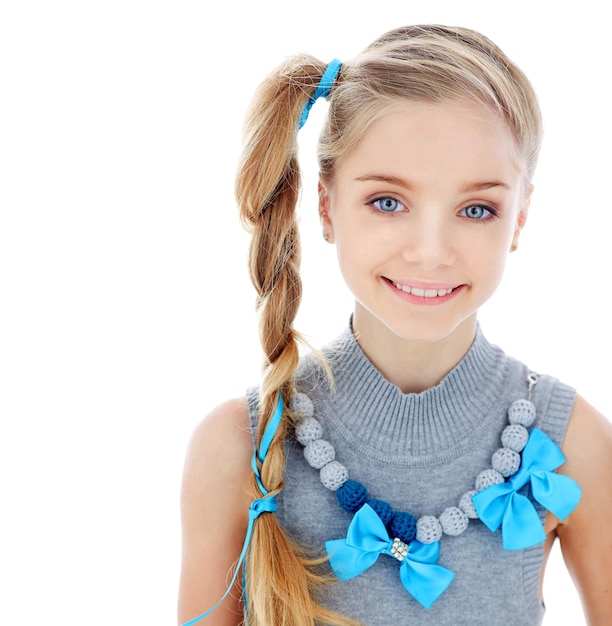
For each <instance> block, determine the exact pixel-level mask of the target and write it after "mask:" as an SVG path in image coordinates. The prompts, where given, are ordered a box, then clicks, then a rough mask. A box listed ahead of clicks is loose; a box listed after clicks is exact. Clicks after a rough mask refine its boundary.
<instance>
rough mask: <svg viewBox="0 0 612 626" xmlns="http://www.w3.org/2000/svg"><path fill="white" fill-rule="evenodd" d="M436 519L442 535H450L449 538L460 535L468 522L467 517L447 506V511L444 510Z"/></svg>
mask: <svg viewBox="0 0 612 626" xmlns="http://www.w3.org/2000/svg"><path fill="white" fill-rule="evenodd" d="M438 519H439V521H440V526H442V531H443V532H444V534H446V535H450V536H451V537H456V536H457V535H460V534H461V533H462V532H463V531H464V530H465V529H466V528H467V527H468V524H469V522H470V520H469V519H468V516H467V515H466V514H465V513H464V512H463V511H462V510H461V509H460V508H459V507H456V506H449V507H448V508H447V509H444V511H443V512H442V515H440V517H439V518H438Z"/></svg>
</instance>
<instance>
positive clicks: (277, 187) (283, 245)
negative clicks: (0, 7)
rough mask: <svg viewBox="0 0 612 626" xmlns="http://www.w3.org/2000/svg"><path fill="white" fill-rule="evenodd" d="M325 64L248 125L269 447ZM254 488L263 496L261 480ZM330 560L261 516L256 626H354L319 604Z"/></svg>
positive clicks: (293, 335)
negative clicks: (315, 103) (311, 105)
mask: <svg viewBox="0 0 612 626" xmlns="http://www.w3.org/2000/svg"><path fill="white" fill-rule="evenodd" d="M324 70H325V65H324V64H322V63H320V62H319V61H317V60H316V59H312V58H310V57H305V56H300V57H296V58H294V59H292V60H289V61H288V62H287V63H285V64H284V65H283V66H281V67H280V68H279V69H278V70H277V72H276V73H274V74H273V75H272V76H271V77H269V78H268V79H267V80H266V81H265V82H264V83H263V84H262V86H261V87H260V89H259V91H258V93H257V94H256V98H255V100H254V105H253V108H252V109H251V112H250V114H249V116H248V117H247V125H246V141H245V148H244V151H243V158H242V162H241V165H240V168H239V171H238V177H237V181H236V197H237V199H238V203H239V206H240V212H241V219H242V221H243V224H245V226H246V227H247V229H248V230H249V231H250V232H251V235H252V240H251V247H250V255H249V271H250V276H251V281H252V282H253V285H254V286H255V289H256V291H257V309H258V311H259V314H260V338H261V344H262V347H263V351H264V355H265V362H264V377H263V383H262V386H261V394H260V420H259V424H258V431H257V434H256V439H257V442H258V445H259V443H260V442H261V438H262V436H263V433H264V431H265V428H266V426H267V425H268V422H269V419H270V417H271V416H272V414H273V413H274V409H275V407H276V404H277V401H278V395H279V394H282V395H283V400H284V401H285V406H288V405H289V401H290V398H291V394H292V391H293V380H294V375H295V371H296V369H297V365H298V359H299V349H298V345H299V343H300V342H301V341H302V338H301V337H300V335H299V333H297V332H296V331H295V329H294V328H293V323H294V320H295V317H296V314H297V311H298V307H299V304H300V300H301V295H302V283H301V279H300V274H299V264H300V245H299V233H298V226H297V221H296V212H295V208H296V205H297V200H298V195H299V189H300V172H299V167H298V163H297V156H296V153H297V147H296V138H297V128H298V119H299V116H300V112H301V110H302V108H303V106H304V104H305V102H306V101H307V100H308V98H309V96H310V94H311V93H312V92H313V91H314V89H315V87H316V85H317V84H318V82H319V80H320V79H321V75H322V73H323V71H324ZM290 420H291V416H290V411H287V410H286V411H285V415H284V416H283V420H282V421H281V424H280V426H279V428H278V430H277V433H276V435H275V437H274V440H273V441H272V443H271V445H270V447H269V449H268V452H267V455H266V460H265V462H264V463H263V466H262V467H261V468H260V473H261V478H262V482H263V484H264V486H265V487H266V489H267V490H268V491H269V492H270V493H271V494H275V493H278V492H279V491H280V490H281V489H282V486H283V478H284V473H285V463H286V461H285V452H284V445H283V442H284V440H285V437H286V435H287V431H288V425H289V424H292V422H291V421H290ZM251 489H252V493H253V496H254V498H259V497H261V494H260V492H259V488H258V486H257V482H256V481H255V478H254V477H253V479H252V484H251ZM324 560H325V559H311V558H308V555H307V553H306V551H305V550H303V549H302V548H300V547H299V546H298V545H297V544H296V543H295V542H294V541H292V540H291V539H290V538H289V537H288V536H287V535H286V534H285V533H284V531H283V530H282V528H281V527H280V525H279V523H278V521H277V518H276V516H275V515H262V516H260V517H259V518H258V519H257V521H256V523H255V526H254V531H253V537H252V540H251V544H250V548H249V554H248V558H247V561H246V564H245V567H246V589H245V591H246V595H247V601H248V607H247V610H248V618H249V624H250V625H251V626H270V624H279V625H280V624H282V625H286V626H314V624H315V623H325V624H332V625H333V624H335V625H337V626H349V625H354V624H355V622H354V621H352V620H349V619H347V618H344V617H342V616H339V615H336V614H335V613H332V612H331V611H328V610H326V609H324V608H322V607H320V606H318V604H317V603H316V601H315V600H314V597H315V594H316V589H317V588H318V587H320V586H321V585H322V584H327V583H329V582H330V577H329V576H328V575H326V574H323V573H322V572H321V571H318V570H319V567H318V566H319V565H320V564H321V563H322V562H323V561H324Z"/></svg>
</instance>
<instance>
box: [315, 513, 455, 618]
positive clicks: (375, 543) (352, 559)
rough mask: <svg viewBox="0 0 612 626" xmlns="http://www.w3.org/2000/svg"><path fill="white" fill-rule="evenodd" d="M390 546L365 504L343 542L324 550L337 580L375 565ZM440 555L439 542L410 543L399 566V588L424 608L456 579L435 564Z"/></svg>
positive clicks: (389, 539) (389, 549) (378, 522)
mask: <svg viewBox="0 0 612 626" xmlns="http://www.w3.org/2000/svg"><path fill="white" fill-rule="evenodd" d="M392 545H393V540H392V539H391V538H390V537H389V533H388V532H387V529H386V528H385V525H384V524H383V522H382V520H381V519H380V517H378V515H377V514H376V512H375V511H374V509H373V508H372V507H371V506H369V505H368V504H364V505H363V506H362V507H361V508H360V509H359V511H357V513H355V515H354V517H353V519H352V520H351V523H350V525H349V527H348V532H347V535H346V539H337V540H335V541H326V542H325V549H326V550H327V554H329V562H330V565H331V567H332V569H333V570H334V574H336V576H337V577H338V578H339V579H340V580H349V579H350V578H354V577H355V576H359V574H362V573H363V572H365V571H366V570H367V569H368V568H370V567H371V566H372V565H374V563H375V562H376V559H378V556H379V555H380V554H388V555H392V553H391V546H392ZM439 554H440V545H439V543H438V542H435V543H430V544H423V543H420V542H418V541H416V540H415V541H411V542H410V545H409V549H408V554H407V556H406V557H405V558H404V560H403V561H402V562H401V564H400V580H401V581H402V585H404V587H405V588H406V590H407V591H408V592H409V593H410V594H411V595H412V596H413V597H414V599H415V600H417V602H419V603H420V604H422V605H423V606H424V607H425V608H426V609H428V608H429V607H430V606H431V605H432V604H433V603H434V602H435V601H436V600H437V599H438V597H439V596H440V595H441V594H442V593H443V592H444V590H445V589H446V588H447V587H448V586H449V585H450V583H451V581H452V580H453V578H454V577H455V574H453V572H451V571H450V570H448V569H446V568H444V567H441V566H440V565H436V561H437V560H438V556H439ZM394 558H395V557H394Z"/></svg>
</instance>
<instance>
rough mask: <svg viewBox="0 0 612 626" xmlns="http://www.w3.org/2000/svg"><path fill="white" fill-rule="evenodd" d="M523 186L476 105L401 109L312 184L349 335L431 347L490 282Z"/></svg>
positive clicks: (515, 227) (496, 127)
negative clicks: (374, 329) (351, 326)
mask: <svg viewBox="0 0 612 626" xmlns="http://www.w3.org/2000/svg"><path fill="white" fill-rule="evenodd" d="M529 195H530V190H529V191H528V192H527V193H526V192H525V187H524V178H523V169H522V163H521V162H520V161H519V159H518V157H517V152H516V150H515V148H514V144H513V141H512V137H511V135H510V133H509V131H508V130H507V129H506V127H505V126H504V125H503V123H502V122H501V121H500V120H499V118H498V117H496V116H495V114H494V113H493V112H491V111H490V110H489V109H488V108H485V107H484V106H482V105H480V104H477V103H469V102H464V101H452V102H448V103H442V104H429V103H418V102H406V103H401V104H399V105H398V106H397V107H394V108H393V109H391V110H390V112H389V113H386V114H385V115H384V116H382V117H381V118H379V119H378V120H377V121H376V122H374V123H373V124H372V126H371V127H370V129H369V130H368V132H367V133H366V134H365V135H364V137H363V139H362V140H361V142H360V143H359V144H358V146H357V147H356V148H355V149H354V150H353V151H352V152H351V153H350V154H349V155H348V156H347V157H346V158H344V159H342V160H341V161H340V162H339V163H338V165H337V167H336V170H335V174H334V178H333V180H332V181H331V182H330V183H321V185H320V208H319V210H320V214H321V220H322V224H323V229H324V232H325V234H327V235H328V239H329V240H330V241H334V242H335V243H336V246H337V253H338V259H339V262H340V268H341V271H342V274H343V276H344V279H345V281H346V283H347V285H348V287H349V288H350V289H351V291H352V293H353V294H354V296H355V299H356V307H357V309H356V313H358V314H357V315H356V319H358V320H359V323H360V325H361V327H360V328H355V330H357V331H359V332H367V327H368V325H371V324H383V325H384V326H386V327H387V328H388V329H389V330H390V331H392V332H393V333H394V334H395V335H397V336H398V337H401V338H404V339H413V340H430V341H431V340H440V339H443V338H444V337H447V336H449V335H450V334H451V333H452V332H453V331H454V330H455V329H456V328H457V327H459V326H460V325H461V324H462V323H464V322H467V321H471V322H473V321H474V320H475V316H476V312H477V310H478V308H479V307H480V306H481V305H482V304H483V303H484V302H486V301H487V300H488V298H489V297H490V296H491V295H492V294H493V292H494V291H495V289H496V287H497V286H498V284H499V282H500V280H501V277H502V274H503V270H504V266H505V262H506V258H507V256H508V253H509V251H510V250H511V248H512V246H513V245H516V243H517V241H518V236H519V234H520V231H521V229H522V227H523V225H524V223H525V219H526V215H527V208H528V204H529Z"/></svg>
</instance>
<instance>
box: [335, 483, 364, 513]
mask: <svg viewBox="0 0 612 626" xmlns="http://www.w3.org/2000/svg"><path fill="white" fill-rule="evenodd" d="M336 497H337V498H338V504H340V506H341V507H342V508H343V509H344V510H345V511H348V512H349V513H355V512H357V511H358V510H359V509H360V508H361V507H362V506H363V505H364V504H365V502H366V500H367V499H368V490H367V489H366V488H365V487H364V486H363V485H362V484H361V483H359V482H357V481H356V480H347V481H346V482H345V483H344V485H342V487H340V489H338V490H337V491H336Z"/></svg>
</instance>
